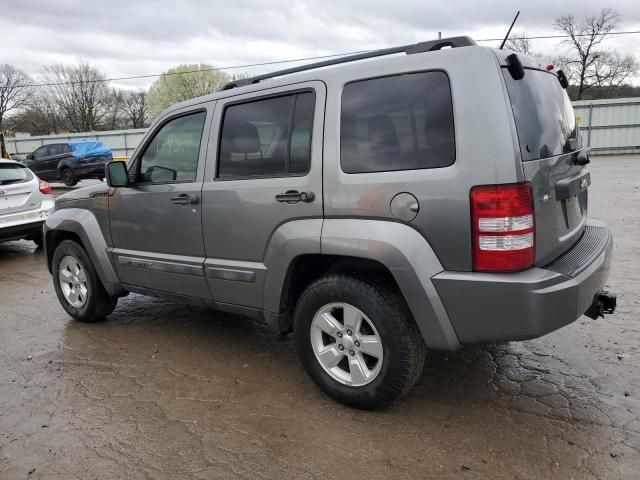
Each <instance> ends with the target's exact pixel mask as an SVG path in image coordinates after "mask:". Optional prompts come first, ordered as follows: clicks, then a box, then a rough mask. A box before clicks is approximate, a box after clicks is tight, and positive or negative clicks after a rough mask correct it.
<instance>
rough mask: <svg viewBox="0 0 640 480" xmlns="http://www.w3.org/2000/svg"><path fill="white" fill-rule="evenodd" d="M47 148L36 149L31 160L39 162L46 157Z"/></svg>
mask: <svg viewBox="0 0 640 480" xmlns="http://www.w3.org/2000/svg"><path fill="white" fill-rule="evenodd" d="M48 148H49V147H48V146H44V147H40V148H38V149H37V150H35V151H34V152H33V158H34V159H35V160H40V159H41V158H42V157H45V156H46V155H47V149H48Z"/></svg>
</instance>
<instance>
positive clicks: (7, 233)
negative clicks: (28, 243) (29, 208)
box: [0, 220, 44, 242]
mask: <svg viewBox="0 0 640 480" xmlns="http://www.w3.org/2000/svg"><path fill="white" fill-rule="evenodd" d="M42 225H44V220H40V221H37V222H30V223H23V224H22V225H13V226H11V227H3V228H0V242H8V241H10V240H19V239H21V238H26V237H31V236H35V235H42Z"/></svg>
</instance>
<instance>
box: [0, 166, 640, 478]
mask: <svg viewBox="0 0 640 480" xmlns="http://www.w3.org/2000/svg"><path fill="white" fill-rule="evenodd" d="M591 170H592V181H593V186H592V188H591V190H590V196H591V198H590V204H591V210H590V211H591V215H592V216H595V217H599V218H602V219H605V220H607V221H608V222H609V224H610V226H611V228H612V230H613V233H614V236H615V239H616V253H615V260H614V265H613V268H612V272H611V278H610V282H609V284H610V289H611V290H613V291H615V292H617V293H618V294H619V296H618V305H619V307H618V311H617V313H616V314H615V315H613V316H610V317H608V318H607V319H606V320H599V321H591V320H589V319H587V318H586V317H582V318H581V319H580V320H579V321H577V322H575V323H574V324H572V325H570V326H568V327H566V328H564V329H561V330H560V331H557V332H555V333H553V334H551V335H548V336H546V337H544V338H542V339H538V340H534V341H529V342H523V343H511V344H507V345H500V346H479V347H469V348H465V349H464V350H463V351H461V352H459V353H456V354H448V355H447V354H441V353H431V354H429V356H428V358H427V364H426V367H425V370H424V373H423V375H422V377H421V379H420V380H419V382H418V384H417V386H416V387H415V388H414V389H413V390H412V392H411V393H410V394H409V395H408V396H407V397H405V398H404V399H403V400H401V401H400V402H398V403H397V404H395V405H394V406H393V407H392V408H391V409H388V410H386V411H381V412H362V411H356V410H351V409H349V408H346V407H343V406H341V405H338V404H336V403H334V402H333V401H331V400H329V399H328V398H327V397H325V396H324V395H323V394H322V393H320V391H319V390H318V389H317V388H316V387H315V386H314V385H313V384H312V382H311V381H310V380H309V379H308V378H307V376H306V375H305V374H304V372H303V370H302V368H301V366H300V365H299V364H298V361H297V358H296V355H295V350H294V347H293V342H292V340H291V338H289V337H285V338H281V337H279V336H278V335H276V334H274V333H272V332H270V331H269V330H267V329H265V328H263V327H260V326H258V325H256V324H254V323H253V322H251V321H250V320H246V319H242V318H239V317H234V316H231V315H227V314H221V313H216V312H213V311H209V310H205V309H201V308H195V307H191V306H183V305H178V304H175V303H172V302H168V301H160V300H157V299H150V298H145V297H141V296H138V295H130V296H129V297H127V298H124V299H121V301H120V303H119V305H118V308H117V309H116V311H115V312H114V313H113V314H112V315H111V316H110V319H109V321H107V322H104V323H101V324H95V325H83V324H79V323H73V322H71V321H70V319H69V317H67V315H66V314H65V313H64V311H63V310H62V308H61V307H60V306H59V304H58V301H57V299H56V297H55V294H54V291H53V287H52V285H51V280H50V277H49V274H48V272H47V271H46V268H45V266H44V259H43V255H42V252H41V251H34V247H33V244H32V243H31V242H26V241H21V242H12V243H6V244H2V245H0V299H1V300H0V478H2V479H8V480H9V479H11V480H12V479H20V478H29V479H33V478H46V479H69V478H77V479H115V478H126V479H152V478H153V479H181V478H188V479H191V478H194V479H199V478H202V479H205V478H206V479H215V478H224V479H229V478H231V479H233V478H274V479H277V478H296V479H297V478H315V477H321V478H323V479H333V478H336V479H338V478H340V479H344V478H349V479H357V478H367V479H388V478H411V479H414V478H445V479H448V478H452V479H453V478H455V479H474V478H492V479H502V478H518V479H529V478H534V479H537V478H540V479H543V478H554V479H556V478H558V479H560V478H561V479H570V478H574V479H596V478H597V479H601V478H602V479H605V478H606V479H637V478H639V477H640V473H639V472H640V369H638V364H639V363H638V362H639V360H640V349H639V344H640V325H638V318H639V314H640V295H639V293H640V280H639V278H640V276H639V275H638V271H639V270H640V215H638V205H640V156H636V157H632V156H624V157H596V158H595V159H594V160H593V162H592V168H591Z"/></svg>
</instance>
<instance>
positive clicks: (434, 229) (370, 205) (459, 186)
mask: <svg viewBox="0 0 640 480" xmlns="http://www.w3.org/2000/svg"><path fill="white" fill-rule="evenodd" d="M429 70H438V71H444V72H445V73H446V74H447V75H448V77H449V80H450V84H451V95H452V101H453V111H454V128H455V137H456V138H455V141H456V160H455V163H454V164H453V165H451V166H449V167H444V168H434V169H424V170H406V171H395V172H380V173H362V174H346V173H344V172H343V171H342V169H341V167H340V112H341V97H342V89H343V87H344V85H346V84H347V83H349V82H352V81H356V80H360V79H367V78H374V77H380V76H386V75H394V74H400V73H409V72H420V71H429ZM503 82H504V81H503V79H502V75H501V72H500V67H499V64H498V62H497V59H496V57H495V55H494V54H493V53H492V52H491V50H489V49H485V48H482V47H464V48H456V49H451V50H447V51H441V52H428V53H422V54H415V55H407V56H398V57H394V58H392V59H389V60H388V61H385V62H361V63H359V64H356V65H352V66H349V67H345V68H343V69H340V70H336V71H335V73H334V74H333V75H331V76H328V78H327V79H326V83H327V86H328V98H327V115H326V122H325V150H324V198H325V201H324V206H325V216H326V217H327V218H331V217H350V218H379V219H392V218H393V217H392V216H391V212H390V208H389V205H390V202H391V199H392V198H393V197H394V196H395V195H396V194H398V193H401V192H410V193H412V194H413V195H414V196H415V197H416V198H417V199H418V201H419V205H420V209H419V212H418V215H417V217H416V218H415V219H414V220H413V221H411V222H409V225H410V226H411V227H412V228H414V229H415V230H417V231H418V232H419V233H420V234H421V235H423V236H424V237H425V238H426V239H427V241H428V243H429V244H430V245H431V247H432V248H433V250H434V252H435V254H436V255H437V257H438V259H439V261H440V263H441V264H442V266H443V268H444V269H446V270H460V271H468V270H471V268H472V248H471V229H470V211H469V191H470V189H471V187H473V186H474V185H482V184H495V183H513V182H517V181H520V180H522V175H523V174H522V168H521V167H519V164H518V162H517V160H518V156H517V152H518V150H517V149H518V144H517V137H516V132H515V126H514V124H513V117H512V115H511V110H510V104H509V102H508V98H507V97H506V91H505V88H504V83H503Z"/></svg>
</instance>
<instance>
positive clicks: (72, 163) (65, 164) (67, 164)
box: [56, 157, 76, 174]
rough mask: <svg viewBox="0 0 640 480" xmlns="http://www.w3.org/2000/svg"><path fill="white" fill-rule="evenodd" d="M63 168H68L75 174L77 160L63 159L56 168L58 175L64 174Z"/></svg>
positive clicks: (71, 158)
mask: <svg viewBox="0 0 640 480" xmlns="http://www.w3.org/2000/svg"><path fill="white" fill-rule="evenodd" d="M63 168H68V169H69V170H71V171H72V172H74V173H75V168H76V160H75V158H73V157H65V158H61V159H60V161H59V162H58V165H57V166H56V171H57V172H58V174H60V173H61V172H62V169H63Z"/></svg>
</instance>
